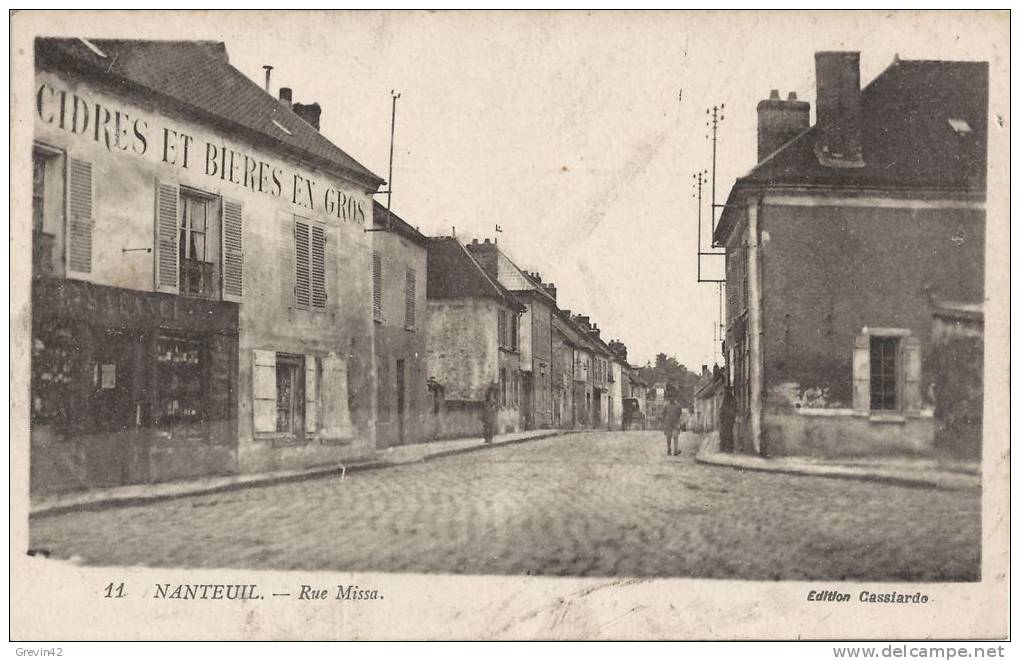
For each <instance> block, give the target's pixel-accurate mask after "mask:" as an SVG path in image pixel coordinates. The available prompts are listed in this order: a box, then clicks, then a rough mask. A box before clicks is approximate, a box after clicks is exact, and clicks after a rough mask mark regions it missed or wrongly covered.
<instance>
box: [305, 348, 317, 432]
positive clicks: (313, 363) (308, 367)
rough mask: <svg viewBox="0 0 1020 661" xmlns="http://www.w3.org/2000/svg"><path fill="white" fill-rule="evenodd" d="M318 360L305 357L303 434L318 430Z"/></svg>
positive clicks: (312, 357)
mask: <svg viewBox="0 0 1020 661" xmlns="http://www.w3.org/2000/svg"><path fill="white" fill-rule="evenodd" d="M318 362H319V359H318V358H316V357H315V356H305V433H307V434H314V433H315V432H316V431H318V430H319V364H318Z"/></svg>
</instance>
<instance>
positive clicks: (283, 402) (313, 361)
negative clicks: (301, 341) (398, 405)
mask: <svg viewBox="0 0 1020 661" xmlns="http://www.w3.org/2000/svg"><path fill="white" fill-rule="evenodd" d="M331 366H332V364H331ZM322 373H323V372H322V360H321V359H320V358H319V357H317V356H302V355H298V354H287V353H276V352H274V351H263V350H255V351H253V352H252V410H253V416H254V420H253V423H254V429H255V433H256V434H270V435H273V436H279V435H283V436H294V437H303V436H305V435H309V434H315V433H317V432H318V431H319V430H320V429H321V428H322V425H321V424H320V420H321V419H322V413H321V412H322V408H323V407H322V398H321V392H322V383H323V378H322ZM334 381H335V375H334V374H331V378H330V380H329V381H328V383H329V386H330V388H329V389H330V391H332V390H339V388H337V387H335V386H334ZM344 386H346V384H344ZM344 394H346V393H344ZM344 404H345V406H344V413H346V402H345V403H344ZM336 417H338V416H337V415H336V414H335V412H334V411H333V410H332V409H330V411H329V418H330V420H331V422H332V421H333V418H336ZM337 422H342V423H344V424H345V425H346V424H349V416H344V417H343V419H342V420H337ZM334 426H337V425H335V424H334Z"/></svg>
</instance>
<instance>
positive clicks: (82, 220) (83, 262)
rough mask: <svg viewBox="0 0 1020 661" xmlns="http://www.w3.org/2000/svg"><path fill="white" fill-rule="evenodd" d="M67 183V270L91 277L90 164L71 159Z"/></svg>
mask: <svg viewBox="0 0 1020 661" xmlns="http://www.w3.org/2000/svg"><path fill="white" fill-rule="evenodd" d="M67 179H68V182H67V202H68V212H69V214H68V218H69V220H68V223H67V267H68V269H69V270H71V271H77V272H78V273H92V227H93V222H92V164H91V163H89V162H88V161H80V160H78V159H76V158H72V159H70V161H69V163H68V173H67Z"/></svg>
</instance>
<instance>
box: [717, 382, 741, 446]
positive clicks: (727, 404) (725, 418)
mask: <svg viewBox="0 0 1020 661" xmlns="http://www.w3.org/2000/svg"><path fill="white" fill-rule="evenodd" d="M736 419H737V400H735V399H734V398H733V388H730V387H729V386H726V390H725V392H724V393H723V400H722V404H721V405H720V406H719V449H720V450H722V451H723V452H733V423H734V422H735V421H736Z"/></svg>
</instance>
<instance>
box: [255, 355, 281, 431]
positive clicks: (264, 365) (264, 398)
mask: <svg viewBox="0 0 1020 661" xmlns="http://www.w3.org/2000/svg"><path fill="white" fill-rule="evenodd" d="M251 354H252V411H253V415H254V424H255V433H257V434H264V433H272V432H275V431H276V354H275V353H273V352H272V351H260V350H258V349H256V350H254V351H252V352H251Z"/></svg>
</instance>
